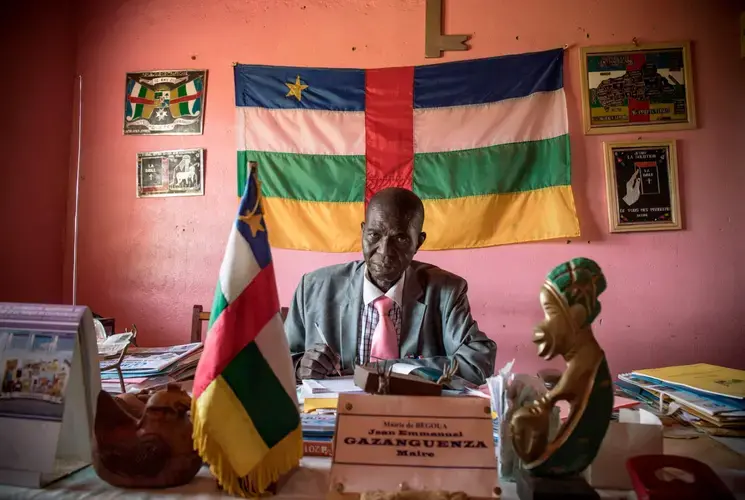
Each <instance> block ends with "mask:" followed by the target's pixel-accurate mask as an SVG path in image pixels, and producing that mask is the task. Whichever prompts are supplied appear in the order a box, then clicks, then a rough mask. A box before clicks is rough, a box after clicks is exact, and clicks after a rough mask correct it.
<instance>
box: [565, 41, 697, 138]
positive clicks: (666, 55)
mask: <svg viewBox="0 0 745 500" xmlns="http://www.w3.org/2000/svg"><path fill="white" fill-rule="evenodd" d="M580 66H581V67H580V76H581V78H582V118H583V122H584V126H585V133H586V134H616V133H624V132H655V131H663V130H683V129H691V128H695V127H696V107H695V105H694V98H693V79H692V76H691V75H692V71H691V52H690V44H689V43H688V42H681V43H658V44H650V45H638V46H637V45H618V46H607V47H582V49H581V51H580Z"/></svg>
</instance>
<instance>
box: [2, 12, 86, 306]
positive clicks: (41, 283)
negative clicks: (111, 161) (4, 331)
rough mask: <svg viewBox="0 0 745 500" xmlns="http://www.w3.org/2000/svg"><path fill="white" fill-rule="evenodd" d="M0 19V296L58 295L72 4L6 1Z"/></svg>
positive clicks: (47, 298)
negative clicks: (0, 98)
mask: <svg viewBox="0 0 745 500" xmlns="http://www.w3.org/2000/svg"><path fill="white" fill-rule="evenodd" d="M32 4H33V6H31V5H32ZM1 19H2V20H0V45H1V46H2V47H3V54H4V56H3V66H4V67H3V73H4V75H3V77H2V78H0V95H2V96H3V103H2V118H1V119H0V137H2V154H3V158H2V162H3V167H2V181H0V227H2V235H3V236H2V237H0V240H1V241H2V243H1V244H0V276H2V278H0V301H27V302H52V303H59V302H62V298H63V294H62V283H63V279H62V273H63V247H64V240H65V211H66V206H67V175H68V167H69V161H70V156H69V155H70V142H69V141H70V130H71V124H72V114H71V113H72V106H73V84H74V76H75V50H76V42H75V33H74V27H73V24H72V19H73V12H72V11H71V8H70V2H69V1H67V0H63V1H54V0H44V1H37V2H8V3H6V4H5V5H3V13H2V17H1Z"/></svg>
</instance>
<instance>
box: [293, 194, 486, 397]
mask: <svg viewBox="0 0 745 500" xmlns="http://www.w3.org/2000/svg"><path fill="white" fill-rule="evenodd" d="M423 224H424V206H423V204H422V201H421V200H420V199H419V197H417V196H416V195H415V194H414V193H412V192H411V191H409V190H406V189H401V188H388V189H384V190H382V191H379V192H378V193H376V194H375V195H374V196H373V197H372V198H371V199H370V203H369V204H368V207H367V211H366V213H365V222H363V223H362V253H363V256H364V261H363V262H350V263H347V264H341V265H336V266H330V267H326V268H323V269H319V270H317V271H314V272H312V273H309V274H306V275H305V276H303V278H302V279H301V281H300V284H299V285H298V287H297V290H296V291H295V297H294V299H293V302H292V304H291V306H290V309H289V312H288V315H287V319H286V320H285V333H286V334H287V339H288V342H289V344H290V351H291V353H292V358H293V361H294V362H295V373H296V375H297V377H298V379H304V378H324V377H327V376H332V375H334V374H337V373H342V374H350V373H352V372H353V370H354V366H355V363H360V364H364V363H368V362H376V361H382V360H395V359H400V360H401V361H402V362H405V363H410V364H417V365H423V366H429V367H436V368H439V369H442V368H444V366H445V364H446V363H449V364H451V363H452V362H453V360H457V361H458V372H457V375H459V376H461V377H463V378H464V379H466V380H468V381H470V382H473V383H475V384H482V383H483V382H484V380H485V379H486V377H489V376H491V375H492V374H493V372H494V358H495V356H496V349H497V348H496V344H495V343H494V342H493V341H492V340H490V339H489V338H487V337H486V335H484V333H482V332H481V331H480V330H479V328H478V325H477V323H476V321H474V319H473V317H472V316H471V309H470V306H469V304H468V297H467V295H466V292H467V288H468V286H467V284H466V281H465V280H464V279H462V278H460V277H458V276H456V275H454V274H451V273H448V272H447V271H444V270H442V269H440V268H438V267H435V266H433V265H430V264H424V263H421V262H416V261H413V257H414V254H415V253H416V252H417V250H419V248H420V247H421V246H422V243H424V240H425V238H426V234H425V233H423V232H422V226H423ZM326 342H328V344H327V343H326Z"/></svg>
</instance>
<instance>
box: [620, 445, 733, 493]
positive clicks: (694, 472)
mask: <svg viewBox="0 0 745 500" xmlns="http://www.w3.org/2000/svg"><path fill="white" fill-rule="evenodd" d="M626 469H628V471H629V475H630V476H631V483H632V484H633V485H634V491H635V492H636V496H637V497H638V499H639V500H699V499H702V498H717V499H721V500H730V499H731V500H735V497H734V495H732V493H731V492H730V491H729V489H728V488H727V486H725V485H724V483H723V482H722V480H721V479H719V476H717V475H716V473H715V472H714V471H713V470H711V467H709V466H708V465H706V464H703V463H701V462H699V461H698V460H694V459H692V458H687V457H679V456H676V455H640V456H638V457H633V458H630V459H628V460H627V461H626Z"/></svg>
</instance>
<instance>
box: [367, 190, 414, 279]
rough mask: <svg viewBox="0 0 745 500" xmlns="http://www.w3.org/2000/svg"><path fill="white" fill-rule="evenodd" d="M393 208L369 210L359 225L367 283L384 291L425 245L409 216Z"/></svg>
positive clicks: (383, 207) (377, 207) (375, 207)
mask: <svg viewBox="0 0 745 500" xmlns="http://www.w3.org/2000/svg"><path fill="white" fill-rule="evenodd" d="M401 212H402V211H400V210H397V209H396V208H395V207H386V206H381V205H374V206H371V207H369V209H368V213H367V220H366V221H365V222H364V223H362V254H363V255H364V257H365V264H367V272H368V274H369V277H370V279H371V280H372V281H373V283H375V284H376V285H377V286H378V287H379V288H381V289H382V290H383V291H387V290H388V289H389V288H390V287H391V286H393V285H394V284H395V283H396V281H398V279H399V278H400V277H401V275H402V274H403V273H404V271H405V270H406V268H407V267H409V264H411V260H412V259H413V258H414V254H415V253H416V251H417V250H418V249H419V247H420V246H421V245H422V243H424V238H425V234H424V233H421V232H419V231H418V230H417V229H418V228H417V227H416V224H415V223H412V222H413V221H412V214H407V213H401Z"/></svg>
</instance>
